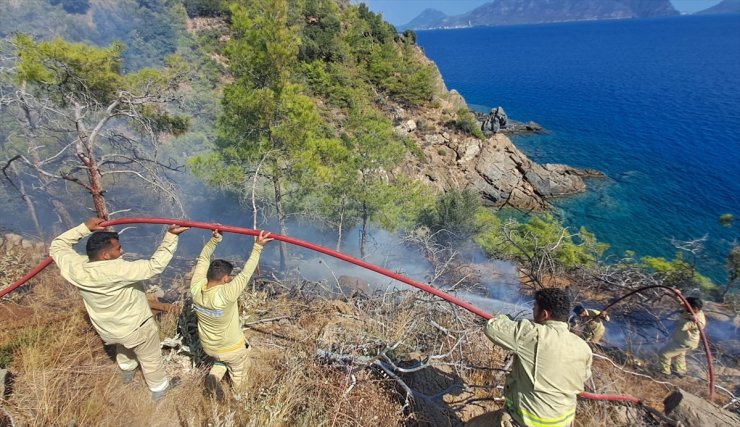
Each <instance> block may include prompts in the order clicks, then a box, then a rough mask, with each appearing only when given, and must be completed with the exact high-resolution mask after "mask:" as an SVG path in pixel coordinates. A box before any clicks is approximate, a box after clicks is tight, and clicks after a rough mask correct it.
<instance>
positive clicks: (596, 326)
mask: <svg viewBox="0 0 740 427" xmlns="http://www.w3.org/2000/svg"><path fill="white" fill-rule="evenodd" d="M586 313H588V316H587V317H585V318H581V319H583V320H584V321H585V322H587V323H586V325H585V331H584V332H585V336H584V339H585V340H586V341H591V342H593V343H596V344H598V343H599V342H600V341H601V339H602V338H603V337H604V334H605V333H606V327H605V326H604V321H607V322H608V321H609V315H605V316H603V317H599V316H600V315H601V310H589V309H587V310H586Z"/></svg>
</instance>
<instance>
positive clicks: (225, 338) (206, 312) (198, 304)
mask: <svg viewBox="0 0 740 427" xmlns="http://www.w3.org/2000/svg"><path fill="white" fill-rule="evenodd" d="M220 241H221V239H219V238H215V237H214V238H212V239H211V240H210V241H209V242H208V243H206V245H205V246H204V247H203V250H202V251H201V253H200V256H199V257H198V262H197V264H196V265H195V271H194V272H193V279H192V281H191V285H190V293H191V295H192V296H193V307H194V309H195V312H196V315H197V316H198V335H199V336H200V342H201V345H202V346H203V349H204V350H205V351H206V352H207V353H227V352H230V351H234V350H237V349H239V348H240V347H244V344H245V341H244V334H243V333H242V328H241V322H240V321H239V308H238V306H237V301H238V300H239V295H241V293H242V291H244V288H246V287H247V283H249V279H250V278H251V277H252V274H253V273H254V270H255V269H256V268H257V264H258V262H259V259H260V254H261V253H262V246H261V245H257V244H255V245H254V247H253V248H252V254H251V255H250V256H249V259H248V260H247V263H246V264H245V265H244V268H243V269H242V271H241V273H239V274H238V275H237V276H236V277H234V278H233V279H232V280H231V281H230V282H228V283H225V284H223V285H218V286H214V287H211V288H207V287H206V285H207V284H208V279H207V278H206V273H207V272H208V267H209V265H210V263H211V255H213V251H214V250H216V246H217V245H218V243H219V242H220Z"/></svg>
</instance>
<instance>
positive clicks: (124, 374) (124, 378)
mask: <svg viewBox="0 0 740 427" xmlns="http://www.w3.org/2000/svg"><path fill="white" fill-rule="evenodd" d="M134 375H136V368H134V369H132V370H130V371H124V370H123V369H120V368H119V369H118V376H119V378H121V382H122V383H123V384H131V382H132V381H133V380H134Z"/></svg>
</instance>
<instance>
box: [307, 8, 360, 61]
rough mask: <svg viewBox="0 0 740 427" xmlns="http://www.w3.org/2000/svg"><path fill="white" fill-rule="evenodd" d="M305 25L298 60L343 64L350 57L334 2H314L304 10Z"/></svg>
mask: <svg viewBox="0 0 740 427" xmlns="http://www.w3.org/2000/svg"><path fill="white" fill-rule="evenodd" d="M303 18H304V22H305V25H304V26H303V30H302V31H301V47H300V50H299V53H298V59H300V60H301V61H304V62H311V61H314V60H321V61H325V62H341V61H343V60H344V59H345V58H346V56H347V55H348V53H347V52H345V51H344V49H343V46H342V42H341V38H340V33H341V29H342V23H341V21H340V20H339V10H338V8H337V4H336V1H334V0H312V1H308V2H306V5H305V8H304V9H303Z"/></svg>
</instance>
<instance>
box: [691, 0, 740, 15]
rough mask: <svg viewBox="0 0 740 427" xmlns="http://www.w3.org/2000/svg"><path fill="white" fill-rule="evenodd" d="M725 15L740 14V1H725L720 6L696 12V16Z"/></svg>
mask: <svg viewBox="0 0 740 427" xmlns="http://www.w3.org/2000/svg"><path fill="white" fill-rule="evenodd" d="M725 13H740V0H723V1H722V2H721V3H720V4H718V5H716V6H712V7H710V8H709V9H704V10H702V11H699V12H696V13H695V14H694V15H720V14H725Z"/></svg>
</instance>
